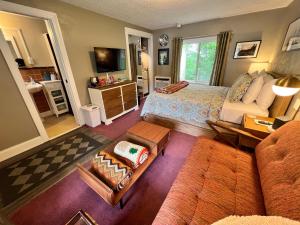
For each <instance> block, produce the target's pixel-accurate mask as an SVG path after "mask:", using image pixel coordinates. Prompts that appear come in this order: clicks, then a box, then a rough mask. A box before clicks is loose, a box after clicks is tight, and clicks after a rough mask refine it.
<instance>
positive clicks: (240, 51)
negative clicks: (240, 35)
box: [233, 40, 261, 59]
mask: <svg viewBox="0 0 300 225" xmlns="http://www.w3.org/2000/svg"><path fill="white" fill-rule="evenodd" d="M260 44H261V40H259V41H244V42H237V43H236V46H235V51H234V56H233V58H234V59H249V58H256V57H257V55H258V51H259V47H260Z"/></svg>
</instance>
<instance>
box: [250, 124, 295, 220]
mask: <svg viewBox="0 0 300 225" xmlns="http://www.w3.org/2000/svg"><path fill="white" fill-rule="evenodd" d="M299 137H300V121H292V122H289V123H287V124H286V125H284V126H282V127H281V128H279V129H278V130H277V131H276V132H274V133H272V134H271V135H269V136H268V137H267V138H266V139H264V140H263V141H262V142H261V143H260V144H259V145H258V146H257V147H256V151H255V154H256V159H257V166H258V171H259V174H260V181H261V187H262V191H263V195H264V201H265V207H266V213H267V215H270V216H271V215H274V216H283V217H287V218H290V219H294V220H299V221H300V163H299V162H300V138H299Z"/></svg>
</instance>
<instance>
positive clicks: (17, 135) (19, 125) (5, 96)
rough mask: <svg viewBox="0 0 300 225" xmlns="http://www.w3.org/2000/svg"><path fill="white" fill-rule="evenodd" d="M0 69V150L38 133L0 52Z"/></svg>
mask: <svg viewBox="0 0 300 225" xmlns="http://www.w3.org/2000/svg"><path fill="white" fill-rule="evenodd" d="M0 71H1V75H0V96H1V97H0V105H1V110H0V124H1V130H0V150H3V149H5V148H8V147H11V146H13V145H16V144H20V143H22V142H24V141H27V140H30V139H32V138H34V137H37V136H39V134H38V131H37V129H36V127H35V125H34V123H33V120H32V118H31V116H30V114H29V111H28V109H27V107H26V105H25V103H24V101H23V99H22V96H21V94H20V92H19V90H18V88H17V86H16V83H15V81H14V80H13V77H12V75H11V73H10V71H9V69H8V66H7V64H6V62H5V59H4V57H3V55H2V53H1V52H0Z"/></svg>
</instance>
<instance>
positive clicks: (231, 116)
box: [220, 98, 269, 124]
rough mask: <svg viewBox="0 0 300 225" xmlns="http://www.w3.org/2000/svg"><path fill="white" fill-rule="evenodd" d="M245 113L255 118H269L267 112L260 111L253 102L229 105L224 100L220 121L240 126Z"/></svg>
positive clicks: (227, 101) (226, 100) (229, 103)
mask: <svg viewBox="0 0 300 225" xmlns="http://www.w3.org/2000/svg"><path fill="white" fill-rule="evenodd" d="M245 113H247V114H251V115H255V116H266V117H267V116H269V111H268V110H262V109H261V108H259V107H258V105H257V104H256V103H255V102H253V103H250V104H245V103H243V102H234V103H231V102H229V100H228V98H226V99H225V101H224V104H223V107H222V111H221V114H220V120H224V121H228V122H232V123H237V124H241V122H242V119H243V115H244V114H245Z"/></svg>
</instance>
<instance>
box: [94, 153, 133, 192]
mask: <svg viewBox="0 0 300 225" xmlns="http://www.w3.org/2000/svg"><path fill="white" fill-rule="evenodd" d="M92 168H93V169H94V171H95V172H96V173H97V174H98V175H99V177H100V178H102V179H103V181H104V182H105V183H106V184H107V185H108V186H109V187H110V188H112V189H113V190H115V191H120V190H121V189H123V188H124V187H125V186H126V184H128V182H129V181H130V177H131V175H132V170H131V168H130V167H128V166H126V165H125V164H123V163H122V162H120V161H119V160H117V159H116V158H114V157H113V156H112V155H110V154H109V153H107V152H105V151H101V152H99V153H97V155H96V156H95V158H94V159H93V160H92Z"/></svg>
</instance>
